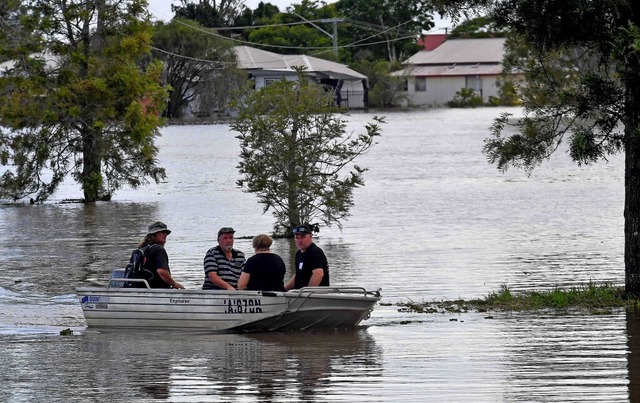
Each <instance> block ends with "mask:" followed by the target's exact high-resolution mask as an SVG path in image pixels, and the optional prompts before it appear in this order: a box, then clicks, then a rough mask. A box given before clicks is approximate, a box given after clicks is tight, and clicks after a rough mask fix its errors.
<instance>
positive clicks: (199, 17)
mask: <svg viewBox="0 0 640 403" xmlns="http://www.w3.org/2000/svg"><path fill="white" fill-rule="evenodd" d="M180 4H181V5H179V6H174V5H171V10H172V11H173V12H174V14H175V17H178V18H183V19H187V20H192V21H196V22H197V23H198V24H200V25H202V26H203V27H207V28H218V27H228V26H231V25H232V24H233V22H234V21H235V19H236V18H238V16H240V15H241V13H242V12H243V9H244V0H219V1H216V0H213V1H212V0H198V3H197V4H196V3H194V2H193V1H192V0H180Z"/></svg>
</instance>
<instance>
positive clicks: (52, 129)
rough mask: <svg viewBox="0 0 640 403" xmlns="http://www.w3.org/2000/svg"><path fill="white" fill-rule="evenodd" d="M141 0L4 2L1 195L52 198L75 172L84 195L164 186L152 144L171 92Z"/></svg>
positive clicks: (1, 21)
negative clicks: (154, 58)
mask: <svg viewBox="0 0 640 403" xmlns="http://www.w3.org/2000/svg"><path fill="white" fill-rule="evenodd" d="M146 10H147V4H146V1H143V0H127V1H111V0H84V1H72V0H49V1H36V0H34V1H22V2H17V1H11V2H5V3H3V6H2V10H1V12H2V14H3V18H2V19H0V24H1V25H2V27H1V29H0V32H1V34H0V57H2V59H4V60H8V61H9V62H7V64H6V65H5V66H6V68H5V69H4V70H3V71H2V73H1V75H0V130H1V131H0V164H2V165H3V169H4V173H3V174H2V178H1V179H0V197H2V198H12V199H14V200H18V199H20V198H23V197H27V196H33V197H35V199H34V201H43V200H46V199H47V198H48V197H49V196H50V195H51V194H53V192H55V190H56V189H57V188H58V186H59V185H60V183H61V182H62V181H63V180H64V179H65V178H66V177H68V176H72V177H73V179H75V180H76V181H77V182H78V183H79V184H80V185H81V187H82V189H83V193H84V199H85V201H87V202H92V201H96V200H100V199H103V200H104V199H109V198H110V197H111V194H112V193H113V192H114V191H115V190H117V189H118V188H120V187H121V186H123V185H125V184H127V185H130V186H132V187H137V186H139V185H141V184H143V183H146V181H147V178H152V179H154V180H155V181H159V180H160V179H162V178H163V177H164V176H165V173H164V170H163V169H162V168H160V167H158V166H157V165H156V159H155V158H156V154H157V148H156V147H155V145H154V139H155V137H156V136H157V135H158V127H159V126H160V125H161V124H162V119H161V118H160V116H159V111H160V108H161V107H162V105H163V104H164V102H165V98H166V95H167V92H166V89H165V88H163V87H162V86H161V84H160V79H161V73H162V67H161V65H160V64H159V63H151V62H149V57H148V56H149V51H150V47H149V45H150V41H151V36H152V26H151V24H150V21H149V15H148V13H147V11H146Z"/></svg>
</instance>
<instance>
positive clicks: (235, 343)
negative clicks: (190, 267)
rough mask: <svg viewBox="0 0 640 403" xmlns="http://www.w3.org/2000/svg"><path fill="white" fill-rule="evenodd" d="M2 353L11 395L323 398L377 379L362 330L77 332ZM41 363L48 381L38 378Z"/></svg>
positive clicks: (26, 341) (374, 353) (372, 350)
mask: <svg viewBox="0 0 640 403" xmlns="http://www.w3.org/2000/svg"><path fill="white" fill-rule="evenodd" d="M45 350H49V351H45ZM43 354H44V355H45V356H47V357H54V356H55V357H57V358H56V359H48V360H42V359H41V358H40V357H41V356H42V355H43ZM3 356H4V358H2V363H3V371H2V375H0V380H1V381H2V382H3V385H4V387H3V388H4V389H5V393H6V396H7V397H10V398H11V400H12V401H55V400H56V399H61V398H62V397H64V396H68V397H69V399H70V400H69V401H81V400H82V399H83V398H84V399H89V400H93V401H96V400H99V401H107V400H108V401H145V400H148V399H161V400H171V401H176V400H181V399H187V400H188V401H199V402H205V401H211V402H213V401H236V400H238V399H240V398H242V400H244V401H264V402H270V401H274V400H280V401H281V400H292V401H316V400H319V399H321V400H326V399H329V400H332V396H333V398H337V397H340V396H347V395H348V394H349V393H350V392H349V390H347V389H348V388H347V389H345V388H342V387H340V382H341V381H340V380H345V381H346V380H348V382H349V383H351V384H353V385H357V384H358V383H359V382H366V384H367V385H369V386H373V385H375V384H376V382H380V380H378V381H376V379H379V378H380V377H381V373H382V362H383V357H382V352H381V350H380V349H379V348H377V347H376V345H375V342H374V340H373V338H372V337H371V336H370V335H369V334H368V333H367V332H366V330H360V331H349V332H344V331H343V332H332V333H330V334H327V333H308V332H292V333H271V334H261V335H232V334H221V335H198V334H178V333H166V332H143V333H135V334H127V333H106V334H101V333H86V334H83V335H81V336H76V337H68V338H65V337H61V338H56V339H50V340H49V341H48V342H47V343H42V342H38V341H37V340H36V339H35V338H32V337H24V338H22V339H20V341H19V342H10V343H9V345H8V346H7V347H6V348H5V353H4V354H3ZM49 373H56V374H57V376H56V379H55V381H54V380H53V379H49V380H47V379H43V375H44V374H49ZM330 384H332V385H334V387H329V385H330ZM43 385H44V387H43ZM56 385H57V386H56ZM62 385H64V388H60V386H62ZM343 394H344V395H343Z"/></svg>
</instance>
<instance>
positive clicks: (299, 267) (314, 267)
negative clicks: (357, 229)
mask: <svg viewBox="0 0 640 403" xmlns="http://www.w3.org/2000/svg"><path fill="white" fill-rule="evenodd" d="M312 232H313V231H312V230H311V226H309V225H307V224H302V225H298V226H297V227H295V228H294V229H293V236H294V237H295V241H296V246H297V247H298V252H296V272H295V274H294V275H293V276H292V277H291V278H290V279H289V281H287V284H285V285H284V288H285V289H287V290H291V289H292V288H296V289H298V288H302V287H317V286H326V287H328V286H329V263H328V262H327V257H326V256H325V255H324V252H323V251H322V249H320V248H319V247H318V245H316V244H315V243H313V238H312Z"/></svg>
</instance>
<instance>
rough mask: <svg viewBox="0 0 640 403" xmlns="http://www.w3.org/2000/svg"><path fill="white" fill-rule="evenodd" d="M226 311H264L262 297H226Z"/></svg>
mask: <svg viewBox="0 0 640 403" xmlns="http://www.w3.org/2000/svg"><path fill="white" fill-rule="evenodd" d="M224 304H225V305H226V306H227V307H226V308H225V310H224V313H262V308H261V307H260V305H261V304H262V301H261V300H260V298H238V299H225V300H224Z"/></svg>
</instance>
